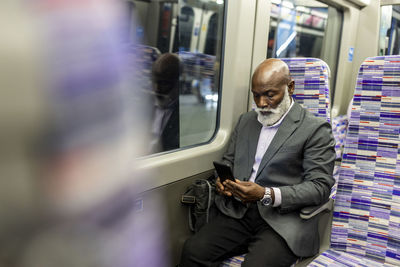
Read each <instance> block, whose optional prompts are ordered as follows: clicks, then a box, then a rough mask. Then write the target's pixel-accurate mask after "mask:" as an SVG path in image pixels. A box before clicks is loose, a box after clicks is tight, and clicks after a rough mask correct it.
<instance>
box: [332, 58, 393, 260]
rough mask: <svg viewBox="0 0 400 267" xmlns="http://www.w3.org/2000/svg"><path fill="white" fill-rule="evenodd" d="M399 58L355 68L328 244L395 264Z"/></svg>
mask: <svg viewBox="0 0 400 267" xmlns="http://www.w3.org/2000/svg"><path fill="white" fill-rule="evenodd" d="M399 132H400V56H386V57H384V56H382V57H373V58H368V59H366V60H365V61H364V62H363V64H362V65H361V67H360V71H359V74H358V78H357V85H356V89H355V93H354V102H353V107H352V111H351V119H350V122H349V129H348V132H347V136H346V140H345V147H344V153H343V160H342V165H341V168H340V173H339V183H338V188H337V194H336V201H335V208H334V214H333V222H332V234H331V248H333V249H335V250H340V251H346V252H348V253H353V254H357V255H361V256H363V257H367V258H370V259H373V260H376V261H379V262H386V263H391V264H395V265H396V266H400V227H399V225H400V153H399V152H400V146H399V143H400V142H399V137H400V136H399Z"/></svg>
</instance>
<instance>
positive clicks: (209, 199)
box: [181, 177, 217, 232]
mask: <svg viewBox="0 0 400 267" xmlns="http://www.w3.org/2000/svg"><path fill="white" fill-rule="evenodd" d="M214 198H215V181H214V177H210V178H209V179H198V180H195V181H194V182H193V184H191V185H190V186H189V187H188V189H187V190H186V192H185V193H184V194H183V195H182V199H181V202H182V203H183V204H187V205H189V228H190V230H192V231H193V232H198V231H199V230H200V228H201V227H202V226H203V225H205V224H207V223H208V222H209V221H210V220H211V219H212V217H214V216H215V215H216V213H217V210H216V207H215V205H214Z"/></svg>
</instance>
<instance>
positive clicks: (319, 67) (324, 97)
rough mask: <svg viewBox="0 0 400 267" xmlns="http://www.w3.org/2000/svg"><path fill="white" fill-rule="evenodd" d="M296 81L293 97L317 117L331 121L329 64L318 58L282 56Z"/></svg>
mask: <svg viewBox="0 0 400 267" xmlns="http://www.w3.org/2000/svg"><path fill="white" fill-rule="evenodd" d="M282 60H283V61H284V62H285V63H286V64H287V65H288V66H289V70H290V75H291V76H292V78H293V80H294V81H295V89H294V94H293V98H294V99H295V100H296V102H297V103H299V104H301V105H302V106H303V107H304V108H306V109H307V110H309V111H310V112H311V113H313V114H314V115H315V116H317V117H321V118H324V119H326V120H327V121H328V122H330V121H331V112H330V111H331V109H330V93H329V75H330V69H329V66H328V65H327V64H326V63H325V62H324V61H323V60H321V59H318V58H282Z"/></svg>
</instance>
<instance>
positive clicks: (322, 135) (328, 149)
mask: <svg viewBox="0 0 400 267" xmlns="http://www.w3.org/2000/svg"><path fill="white" fill-rule="evenodd" d="M334 161H335V140H334V138H333V135H332V129H331V126H330V124H329V123H327V122H324V123H322V124H320V125H319V126H318V127H316V129H315V130H314V131H312V132H311V134H310V136H309V138H308V139H307V141H306V143H305V146H304V148H303V170H304V171H303V174H302V175H303V182H301V183H299V184H295V185H290V186H282V187H279V189H280V190H281V194H282V203H281V206H280V207H279V208H278V211H279V212H281V213H287V212H290V211H293V210H298V209H300V208H302V207H305V206H313V205H320V204H322V203H323V202H324V201H326V200H327V199H328V198H329V195H330V192H331V188H332V186H333V185H334V183H335V180H334V178H333V176H332V173H333V167H334Z"/></svg>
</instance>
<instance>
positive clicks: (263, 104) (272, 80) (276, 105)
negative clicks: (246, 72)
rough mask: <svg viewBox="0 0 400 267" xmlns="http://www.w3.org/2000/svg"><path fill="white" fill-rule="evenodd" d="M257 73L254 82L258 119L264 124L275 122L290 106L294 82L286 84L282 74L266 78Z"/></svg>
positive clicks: (253, 90) (253, 88)
mask: <svg viewBox="0 0 400 267" xmlns="http://www.w3.org/2000/svg"><path fill="white" fill-rule="evenodd" d="M260 76H262V74H255V76H254V78H253V83H252V92H253V97H254V102H255V103H256V105H257V109H256V112H257V113H258V120H259V121H260V123H261V124H263V125H264V126H271V125H273V124H275V123H276V122H277V121H279V119H280V118H281V117H282V116H283V114H285V113H286V111H287V110H288V109H289V107H290V96H291V95H292V93H293V89H294V86H293V82H289V83H288V84H286V82H285V80H284V79H282V78H281V76H277V75H273V76H271V77H268V78H267V79H265V76H264V77H260Z"/></svg>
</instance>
